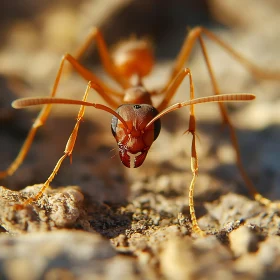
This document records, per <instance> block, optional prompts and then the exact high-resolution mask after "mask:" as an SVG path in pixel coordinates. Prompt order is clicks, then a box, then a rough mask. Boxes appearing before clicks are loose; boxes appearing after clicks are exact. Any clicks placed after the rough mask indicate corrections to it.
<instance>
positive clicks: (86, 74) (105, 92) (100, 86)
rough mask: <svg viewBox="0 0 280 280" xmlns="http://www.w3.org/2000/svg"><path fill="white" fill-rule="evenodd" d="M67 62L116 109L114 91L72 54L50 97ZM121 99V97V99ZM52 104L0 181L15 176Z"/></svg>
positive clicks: (53, 91)
mask: <svg viewBox="0 0 280 280" xmlns="http://www.w3.org/2000/svg"><path fill="white" fill-rule="evenodd" d="M65 60H67V61H68V62H69V63H70V64H71V65H72V66H73V67H74V68H75V70H76V71H77V72H78V73H79V74H80V75H81V76H82V77H83V78H84V79H85V80H87V81H91V82H92V83H91V86H92V88H95V89H96V90H97V92H98V93H99V94H100V95H101V96H102V97H103V99H104V100H105V101H106V102H107V103H108V104H109V105H110V106H112V107H114V108H116V107H117V106H118V104H119V102H120V100H118V101H115V100H114V99H113V98H111V97H110V95H109V94H111V93H113V92H114V91H113V90H111V89H110V88H108V87H107V86H106V85H105V84H104V83H103V82H102V81H101V80H100V79H98V78H97V77H96V76H95V75H94V74H93V73H92V72H90V71H89V70H87V69H86V68H84V67H83V66H82V65H81V64H80V63H79V62H78V61H77V60H76V59H75V58H74V57H73V56H71V55H70V54H65V55H64V56H63V58H62V60H61V62H60V66H59V69H58V72H57V75H56V79H55V82H54V85H53V89H52V92H51V94H50V97H55V95H56V91H57V87H58V84H59V81H60V78H61V74H62V70H63V67H64V63H65ZM119 99H120V97H119ZM51 106H52V105H51V104H47V105H45V106H44V107H43V108H42V110H41V111H40V113H39V115H38V117H37V118H36V120H35V121H34V123H33V125H32V127H31V129H30V131H29V133H28V135H27V137H26V140H25V141H24V143H23V145H22V147H21V149H20V151H19V154H18V155H17V157H16V158H15V160H14V161H13V162H12V163H11V164H10V166H9V167H8V168H7V169H6V170H5V171H1V172H0V179H1V178H5V177H7V176H11V175H13V174H14V172H15V171H16V170H17V169H18V168H19V166H20V165H21V164H22V162H23V161H24V159H25V157H26V155H27V153H28V151H29V149H30V147H31V144H32V142H33V139H34V137H35V135H36V132H37V130H38V128H39V127H41V126H43V125H44V123H45V122H46V120H47V118H48V116H49V113H50V110H51Z"/></svg>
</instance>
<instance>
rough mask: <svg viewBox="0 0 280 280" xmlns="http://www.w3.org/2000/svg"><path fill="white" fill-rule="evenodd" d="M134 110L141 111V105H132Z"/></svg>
mask: <svg viewBox="0 0 280 280" xmlns="http://www.w3.org/2000/svg"><path fill="white" fill-rule="evenodd" d="M133 107H134V108H135V109H141V105H134V106H133Z"/></svg>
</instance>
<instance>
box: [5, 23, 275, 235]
mask: <svg viewBox="0 0 280 280" xmlns="http://www.w3.org/2000/svg"><path fill="white" fill-rule="evenodd" d="M202 35H204V36H206V37H208V38H209V39H210V40H212V41H214V42H215V43H216V44H218V45H219V46H220V47H222V48H223V49H224V50H225V51H227V52H228V53H229V54H230V55H231V56H233V57H234V58H235V59H236V60H237V61H239V62H240V63H241V64H243V66H244V67H246V68H247V69H248V70H249V71H250V72H251V73H252V75H254V76H255V77H257V78H262V79H280V74H279V73H276V72H268V71H265V70H263V69H261V68H258V67H257V66H255V65H254V64H252V63H251V62H249V61H248V60H247V59H246V58H244V57H243V56H241V55H240V54H239V53H237V52H236V51H235V50H233V49H232V48H231V46H230V45H228V44H226V43H225V42H223V41H222V40H220V39H219V38H218V37H217V36H216V35H215V34H214V33H212V32H211V31H209V30H207V29H205V28H203V27H195V28H193V29H191V30H189V33H188V35H187V36H186V38H185V41H184V43H183V46H182V48H181V51H180V52H179V55H178V56H177V58H176V60H175V64H174V66H173V70H172V72H171V75H170V77H169V79H168V81H167V82H166V84H165V85H164V86H163V88H162V89H161V90H157V91H155V90H154V91H148V90H147V89H146V88H145V86H144V84H143V78H144V77H146V76H147V75H148V74H149V73H150V72H151V70H152V68H153V65H154V57H153V51H152V47H151V44H150V43H149V41H147V40H144V39H130V40H127V41H124V42H122V43H121V44H119V45H118V46H117V48H116V49H115V51H114V52H113V53H112V54H110V53H109V51H108V48H107V45H106V43H105V41H104V38H103V35H102V34H101V32H100V30H99V29H98V28H93V29H92V30H91V32H90V33H89V35H88V37H87V38H86V40H85V42H84V43H83V44H82V45H81V47H80V48H79V49H78V51H77V52H76V55H74V56H72V55H70V54H69V53H66V54H65V55H64V56H63V58H62V60H61V62H60V67H59V69H58V73H57V75H56V79H55V82H54V85H53V89H52V92H51V94H50V96H49V97H34V98H22V99H18V100H15V101H14V102H13V103H12V106H13V107H14V108H23V107H27V106H33V105H42V104H44V107H43V108H42V110H41V111H40V113H39V115H38V117H37V118H36V120H35V121H34V124H33V126H32V128H31V129H30V132H29V134H28V136H27V138H26V140H25V142H24V144H23V146H22V148H21V150H20V152H19V154H18V156H17V157H16V159H15V160H14V161H13V162H12V164H11V165H10V166H9V167H8V168H7V170H6V171H2V172H1V173H0V178H1V177H2V178H3V177H6V176H10V175H12V174H13V173H14V172H15V171H16V170H17V169H18V167H19V166H20V165H21V163H22V162H23V160H24V158H25V156H26V154H27V152H28V150H29V148H30V146H31V144H32V141H33V138H34V136H35V134H36V132H37V129H38V128H39V127H40V126H42V125H43V124H44V123H45V121H46V119H47V118H48V116H49V113H50V110H51V107H52V105H53V104H72V105H80V110H79V113H78V116H77V121H76V124H75V126H74V129H73V131H72V133H71V135H70V137H69V139H68V142H67V144H66V147H65V150H64V154H63V155H62V156H61V157H60V159H59V160H58V162H57V163H56V165H55V167H54V169H53V171H52V173H51V174H50V176H49V177H48V179H47V180H46V182H45V183H44V185H43V187H42V188H41V190H40V191H39V192H38V194H37V195H36V196H34V197H30V198H29V199H27V200H26V201H25V202H24V203H23V204H22V205H18V206H17V208H21V207H24V206H26V205H27V204H30V203H32V202H33V201H36V200H38V199H39V198H40V197H41V196H42V194H43V192H44V191H45V189H46V188H48V186H49V185H50V183H51V182H52V180H53V179H54V177H55V175H56V173H57V172H58V171H59V169H60V166H61V164H62V162H63V160H64V159H65V158H66V157H68V156H69V157H70V160H71V156H72V152H73V150H74V146H75V141H76V138H77V135H78V130H79V126H80V123H81V121H82V119H83V117H84V114H85V108H86V107H87V106H89V107H94V108H96V109H99V110H103V111H106V112H108V113H110V114H112V115H113V118H112V122H111V130H112V134H113V136H114V137H115V139H116V142H117V145H118V150H119V156H120V159H121V161H122V163H123V164H124V165H125V166H126V167H129V168H136V167H139V166H141V165H142V164H143V162H144V160H145V158H146V156H147V153H148V151H149V149H150V147H151V145H152V143H153V142H154V141H155V140H156V139H157V137H158V136H159V134H160V128H161V123H160V118H161V117H162V116H163V115H165V114H168V113H170V112H172V111H174V110H177V109H180V108H182V107H185V106H189V112H190V119H189V128H188V130H187V131H186V132H188V133H190V134H191V135H192V144H191V171H192V174H193V177H192V180H191V183H190V186H189V207H190V216H191V221H192V226H193V231H194V232H196V233H198V234H200V235H205V232H204V231H203V230H201V229H200V227H199V225H198V223H197V219H196V215H195V209H194V202H193V192H194V186H195V181H196V178H197V176H198V156H197V152H196V119H195V111H194V107H195V105H196V104H199V103H209V102H217V103H218V105H219V109H220V113H221V117H222V119H223V122H224V123H225V124H226V125H227V126H228V127H229V130H230V137H231V142H232V145H233V148H234V150H235V155H236V164H237V166H238V168H239V171H240V173H241V175H242V177H243V179H244V182H245V184H246V186H247V188H248V190H249V191H250V193H251V194H252V196H253V197H254V198H255V199H256V200H257V201H259V202H260V203H262V204H264V205H269V204H270V203H271V201H270V200H268V199H266V198H264V197H263V196H262V195H261V194H259V193H258V191H257V190H256V188H255V186H254V185H253V183H252V181H251V180H250V178H249V176H248V175H247V173H246V171H245V169H244V166H243V164H242V162H241V157H240V149H239V145H238V141H237V137H236V132H235V129H234V127H233V125H232V123H231V121H230V118H229V115H228V112H227V108H226V107H225V105H224V102H232V101H249V100H253V99H254V98H255V96H254V95H252V94H245V93H243V94H220V89H219V87H218V83H217V81H216V78H215V75H214V73H213V70H212V66H211V63H210V60H209V58H208V53H207V50H206V47H205V43H204V39H203V37H202ZM92 41H96V43H97V48H98V51H99V55H100V57H101V62H102V64H103V67H104V68H105V70H106V72H107V74H108V75H109V76H110V77H111V78H112V79H113V80H115V81H116V82H117V83H118V84H119V85H120V87H121V88H122V90H121V91H118V90H115V89H112V88H111V87H109V86H107V85H106V84H105V83H104V82H103V81H102V80H101V79H100V78H98V77H97V76H96V75H95V74H94V73H92V72H91V71H89V70H88V69H86V68H85V67H84V66H83V65H82V64H80V63H79V60H80V58H81V56H82V55H83V54H84V52H85V51H86V50H87V49H88V47H89V45H90V44H91V43H92ZM197 41H198V42H199V44H200V46H201V49H202V53H203V57H204V60H205V62H206V67H207V69H208V72H209V75H210V78H211V84H212V87H213V91H214V93H215V95H213V96H208V97H202V98H195V96H194V85H193V81H192V73H191V70H190V69H188V68H184V64H185V63H186V62H187V61H188V59H189V56H190V53H191V51H192V49H193V47H194V45H195V43H196V42H197ZM66 61H68V62H69V63H70V65H71V67H72V68H73V69H75V70H76V71H77V72H78V73H79V75H81V76H82V77H83V78H84V79H85V80H86V81H88V85H87V88H86V91H85V94H84V96H83V99H82V100H73V99H65V98H56V97H55V95H56V91H57V87H58V84H59V81H60V78H61V74H62V70H63V68H64V64H65V62H66ZM186 76H188V78H189V84H190V100H189V101H185V102H181V103H176V104H174V105H171V106H169V107H168V104H169V103H170V101H171V99H172V97H173V96H174V95H175V93H176V90H177V88H178V87H179V86H180V84H181V82H182V81H183V79H184V78H185V77H186ZM90 89H94V90H95V91H96V92H97V93H98V94H100V96H101V97H102V98H103V99H104V100H105V101H106V102H107V103H108V105H109V106H110V107H108V106H105V105H102V104H98V103H91V102H87V96H88V93H89V91H90ZM155 95H159V96H162V100H161V102H160V103H159V104H158V105H157V106H155V105H153V96H155ZM112 108H114V109H116V111H114V110H113V109H112Z"/></svg>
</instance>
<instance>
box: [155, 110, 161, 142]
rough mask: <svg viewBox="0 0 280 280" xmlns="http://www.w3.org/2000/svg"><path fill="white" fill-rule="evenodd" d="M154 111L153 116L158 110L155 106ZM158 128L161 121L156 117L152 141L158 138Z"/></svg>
mask: <svg viewBox="0 0 280 280" xmlns="http://www.w3.org/2000/svg"><path fill="white" fill-rule="evenodd" d="M154 111H155V116H156V115H157V114H158V111H157V110H156V109H155V108H154ZM160 129H161V121H160V119H157V120H156V121H155V122H154V141H155V140H156V139H157V138H158V136H159V133H160Z"/></svg>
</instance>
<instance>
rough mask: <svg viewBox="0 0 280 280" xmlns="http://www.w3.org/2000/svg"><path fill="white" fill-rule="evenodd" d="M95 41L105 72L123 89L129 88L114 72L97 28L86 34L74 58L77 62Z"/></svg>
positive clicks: (124, 80) (114, 69)
mask: <svg viewBox="0 0 280 280" xmlns="http://www.w3.org/2000/svg"><path fill="white" fill-rule="evenodd" d="M94 40H95V41H96V43H97V49H98V52H99V55H100V58H101V62H102V64H103V67H104V69H105V70H106V72H107V73H108V74H109V75H110V76H111V77H112V78H113V79H114V80H115V81H116V82H117V83H118V84H120V85H121V86H122V87H123V88H128V87H130V84H129V82H128V81H127V80H126V79H124V78H123V77H122V76H121V75H120V73H119V72H118V71H117V70H116V68H115V65H114V63H113V62H112V59H111V56H110V54H109V51H108V48H107V45H106V43H105V40H104V37H103V35H102V33H101V32H100V30H99V29H98V28H97V27H93V28H92V30H91V32H90V33H89V34H88V36H87V38H86V40H85V42H84V43H83V44H82V45H81V46H80V48H79V49H78V50H77V51H76V53H75V55H74V57H75V58H76V59H77V60H79V59H80V58H81V56H82V55H83V54H84V53H85V51H86V50H87V49H88V48H89V46H90V44H91V43H92V41H94Z"/></svg>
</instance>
